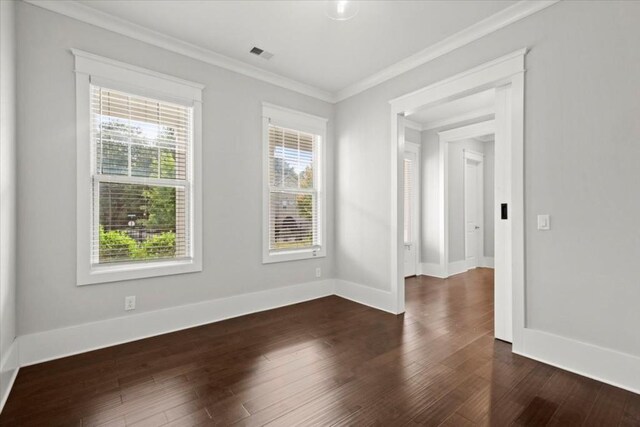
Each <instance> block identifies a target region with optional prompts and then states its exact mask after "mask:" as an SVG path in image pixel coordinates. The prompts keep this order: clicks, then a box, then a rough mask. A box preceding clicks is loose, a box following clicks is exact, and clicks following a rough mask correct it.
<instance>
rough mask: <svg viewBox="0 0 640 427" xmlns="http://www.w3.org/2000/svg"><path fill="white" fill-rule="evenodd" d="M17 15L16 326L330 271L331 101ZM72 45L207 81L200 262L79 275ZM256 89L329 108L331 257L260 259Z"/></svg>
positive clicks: (42, 14) (44, 325)
mask: <svg viewBox="0 0 640 427" xmlns="http://www.w3.org/2000/svg"><path fill="white" fill-rule="evenodd" d="M17 18H18V21H17V22H18V76H19V77H18V90H19V93H20V102H19V104H18V122H17V124H18V133H19V135H20V145H19V147H18V181H19V194H18V213H19V218H20V220H19V224H18V237H19V238H18V277H19V280H20V292H19V296H18V313H19V314H18V325H19V334H28V333H33V332H37V331H45V330H50V329H55V328H61V327H64V326H68V325H77V324H82V323H86V322H92V321H97V320H101V319H109V318H114V317H118V316H123V315H125V312H124V310H123V307H124V297H125V296H127V295H136V296H137V309H136V311H134V312H131V314H139V313H141V312H147V311H151V310H157V309H161V308H167V307H175V306H179V305H184V304H189V303H195V302H201V301H206V300H211V299H214V298H220V297H226V296H232V295H238V294H243V293H248V292H255V291H262V290H269V289H273V288H276V287H281V286H285V285H291V284H298V283H304V282H310V281H314V280H317V279H316V278H315V267H321V268H322V274H323V277H322V278H323V279H324V278H327V277H333V275H334V271H333V270H334V267H333V264H334V263H333V260H334V253H335V252H334V246H333V241H334V239H333V237H334V230H333V217H332V212H333V211H334V208H333V205H334V204H333V193H332V188H333V187H332V186H333V180H332V177H333V170H332V165H333V162H332V161H331V160H332V159H333V156H334V151H333V134H334V133H333V132H334V131H333V106H332V105H330V104H328V103H325V102H322V101H318V100H316V99H312V98H309V97H306V96H304V95H300V94H297V93H295V92H291V91H288V90H285V89H282V88H279V87H276V86H273V85H270V84H267V83H264V82H261V81H258V80H254V79H251V78H249V77H245V76H242V75H239V74H236V73H233V72H231V71H227V70H224V69H221V68H217V67H215V66H211V65H207V64H204V63H201V62H199V61H196V60H193V59H190V58H186V57H183V56H181V55H178V54H175V53H171V52H168V51H165V50H162V49H160V48H156V47H153V46H150V45H147V44H144V43H142V42H139V41H135V40H132V39H129V38H126V37H124V36H120V35H117V34H115V33H112V32H109V31H106V30H103V29H100V28H97V27H94V26H91V25H88V24H84V23H80V22H78V21H75V20H72V19H70V18H66V17H63V16H61V15H58V14H55V13H52V12H49V11H46V10H43V9H40V8H38V7H35V6H32V5H30V4H26V3H23V2H20V3H19V4H18V17H17ZM70 48H78V49H82V50H86V51H88V52H92V53H96V54H98V55H102V56H106V57H109V58H113V59H116V60H120V61H124V62H126V63H130V64H134V65H139V66H142V67H146V68H149V69H152V70H155V71H158V72H162V73H166V74H170V75H174V76H177V77H181V78H184V79H187V80H191V81H195V82H199V83H202V84H204V85H206V89H205V91H204V101H203V159H202V164H203V182H204V185H203V190H204V194H203V209H204V211H203V217H204V236H203V238H204V239H203V241H204V259H203V265H204V267H203V271H202V273H194V274H184V275H176V276H167V277H161V278H152V279H143V280H134V281H126V282H118V283H109V284H100V285H91V286H84V287H77V286H76V278H75V272H76V262H75V253H76V246H75V240H76V239H75V235H76V218H75V210H76V206H75V204H76V192H75V188H76V170H75V161H76V148H75V147H76V137H75V90H74V85H75V77H74V73H73V56H72V54H71V53H70V52H69V49H70ZM3 62H4V61H3ZM262 101H267V102H270V103H273V104H277V105H282V106H285V107H289V108H293V109H298V110H301V111H304V112H308V113H311V114H315V115H319V116H323V117H327V118H329V132H328V135H329V137H328V153H327V154H328V159H329V162H328V166H329V167H328V178H329V179H328V183H327V184H328V200H327V202H328V206H327V213H328V218H327V226H328V238H329V242H328V254H329V255H328V257H327V258H324V259H314V260H305V261H295V262H286V263H277V264H270V265H262V262H261V260H262V247H261V244H262V242H261V236H262V233H261V225H262V218H261V215H262V214H261V210H262V200H261V197H262V181H261V180H262V172H261V168H262V159H261V154H262V152H261V150H262V148H261V147H262V140H261V138H262V119H261V114H262V113H261V111H262V110H261V102H262ZM127 315H129V312H128V313H127Z"/></svg>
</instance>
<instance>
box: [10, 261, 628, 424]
mask: <svg viewBox="0 0 640 427" xmlns="http://www.w3.org/2000/svg"><path fill="white" fill-rule="evenodd" d="M406 297H407V313H406V314H405V315H403V316H393V315H391V314H387V313H383V312H380V311H377V310H374V309H372V308H369V307H366V306H363V305H359V304H356V303H354V302H351V301H347V300H344V299H341V298H338V297H327V298H323V299H318V300H314V301H309V302H306V303H302V304H297V305H294V306H289V307H284V308H280V309H276V310H270V311H266V312H262V313H256V314H252V315H248V316H243V317H240V318H235V319H231V320H227V321H224V322H218V323H214V324H210V325H206V326H201V327H197V328H192V329H188V330H184V331H180V332H175V333H171V334H166V335H162V336H158V337H154V338H149V339H145V340H140V341H136V342H132V343H128V344H123V345H119V346H115V347H110V348H107V349H103V350H98V351H93V352H90V353H85V354H81V355H78V356H72V357H67V358H65V359H60V360H56V361H52V362H48V363H43V364H39V365H35V366H30V367H25V368H23V369H21V370H20V373H19V375H18V378H17V380H16V383H15V385H14V388H13V391H12V392H11V395H10V397H9V400H8V402H7V404H6V406H5V408H4V411H3V413H2V415H1V416H0V424H1V425H19V426H31V425H41V426H55V425H64V426H67V425H76V426H81V425H82V426H97V425H109V426H129V425H136V426H142V425H144V426H160V425H172V426H178V425H179V426H192V425H230V424H236V425H246V426H255V425H264V424H270V425H282V426H293V425H371V424H377V425H381V426H396V425H405V424H424V425H434V426H435V425H445V426H457V427H460V426H472V425H496V426H504V425H509V424H518V425H535V426H542V425H557V426H568V425H572V426H573V425H593V426H632V425H640V395H635V394H632V393H630V392H626V391H624V390H621V389H618V388H615V387H612V386H609V385H606V384H602V383H599V382H597V381H594V380H590V379H587V378H584V377H580V376H578V375H574V374H571V373H568V372H566V371H562V370H559V369H556V368H553V367H551V366H548V365H544V364H542V363H538V362H535V361H533V360H530V359H526V358H524V357H520V356H517V355H514V354H512V353H511V346H510V345H509V344H506V343H503V342H500V341H496V340H494V339H493V337H492V329H493V271H492V270H488V269H476V270H473V271H470V272H467V273H464V274H460V275H457V276H454V277H451V278H450V279H448V280H441V279H435V278H430V277H425V276H421V277H417V278H410V279H408V280H407V287H406Z"/></svg>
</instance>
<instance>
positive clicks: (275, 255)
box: [262, 249, 327, 264]
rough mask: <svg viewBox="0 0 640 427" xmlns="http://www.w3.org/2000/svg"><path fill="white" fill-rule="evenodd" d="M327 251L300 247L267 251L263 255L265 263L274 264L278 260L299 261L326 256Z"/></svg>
mask: <svg viewBox="0 0 640 427" xmlns="http://www.w3.org/2000/svg"><path fill="white" fill-rule="evenodd" d="M326 256H327V253H326V251H325V250H324V249H321V250H319V251H318V250H316V251H314V250H313V249H298V250H292V251H278V252H267V253H265V254H264V255H263V256H262V263H263V264H272V263H276V262H286V261H299V260H303V259H313V258H324V257H326Z"/></svg>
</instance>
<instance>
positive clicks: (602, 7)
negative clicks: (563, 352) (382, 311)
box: [336, 1, 640, 355]
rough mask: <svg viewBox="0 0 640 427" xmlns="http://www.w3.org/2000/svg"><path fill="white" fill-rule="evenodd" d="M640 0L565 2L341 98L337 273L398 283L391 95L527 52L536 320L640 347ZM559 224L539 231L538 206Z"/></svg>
mask: <svg viewBox="0 0 640 427" xmlns="http://www.w3.org/2000/svg"><path fill="white" fill-rule="evenodd" d="M638 16H640V2H615V1H607V2H599V1H591V2H559V3H557V4H556V5H554V6H552V7H550V8H547V9H545V10H543V11H541V12H538V13H536V14H535V15H532V16H530V17H529V18H527V19H524V20H522V21H518V22H517V23H515V24H512V25H510V26H508V27H506V28H504V29H501V30H499V31H497V32H495V33H492V34H491V35H488V36H486V37H484V38H482V39H480V40H477V41H475V42H473V43H471V44H469V45H467V46H465V47H463V48H460V49H457V50H455V51H453V52H451V53H450V54H447V55H445V56H443V57H440V58H437V59H435V60H433V61H431V62H429V63H427V64H425V65H423V66H421V67H418V68H416V69H414V70H411V71H410V72H407V73H405V74H404V75H402V76H399V77H397V78H395V79H393V80H390V81H387V82H385V83H384V84H382V85H379V86H376V87H374V88H372V89H369V90H367V91H366V92H363V93H361V94H358V95H357V96H354V97H352V98H349V99H347V100H345V101H342V102H340V103H339V104H338V105H337V110H336V115H337V118H336V119H337V131H336V135H338V139H337V144H338V146H337V147H336V149H337V153H338V159H337V160H338V161H337V181H336V183H337V184H336V200H337V204H336V208H337V210H336V230H337V238H338V241H337V249H338V251H337V257H336V263H337V264H336V269H337V273H338V275H339V277H341V278H348V279H349V280H352V281H356V282H358V283H360V284H362V285H365V286H369V287H372V288H376V289H381V290H389V282H390V264H389V263H390V247H391V242H390V239H391V238H390V218H391V215H390V212H391V206H389V203H390V202H389V200H390V192H391V189H390V181H391V179H390V175H391V171H390V162H389V158H390V156H391V151H390V150H391V147H390V143H389V138H390V119H389V116H390V106H389V104H388V101H389V100H390V99H393V98H395V97H398V96H400V95H403V94H406V93H409V92H411V91H414V90H416V89H419V88H421V87H424V86H426V85H428V84H430V83H434V82H437V81H439V80H442V79H444V78H446V77H448V76H451V75H453V74H455V73H458V72H462V71H464V70H467V69H470V68H472V67H474V66H477V65H479V64H482V63H483V62H486V61H489V60H492V59H495V58H498V57H500V56H502V55H504V54H507V53H509V52H513V51H515V50H517V49H520V48H522V47H525V46H526V47H530V48H531V51H530V52H529V54H528V55H527V57H526V67H527V72H526V74H525V92H526V100H525V153H524V154H525V208H526V212H525V241H526V251H525V252H526V255H525V256H526V313H527V327H528V328H533V329H539V330H543V331H546V332H551V333H554V334H557V335H560V336H565V337H571V338H573V339H575V340H578V341H583V342H587V343H592V344H597V345H600V346H602V347H605V348H610V349H615V350H618V351H621V352H626V353H630V354H635V355H640V334H639V333H638V331H637V328H635V327H633V326H631V325H638V324H640V310H638V309H637V303H638V301H640V286H639V285H638V277H640V263H638V262H637V260H638V259H640V235H639V234H638V217H639V214H640V197H637V194H636V193H635V192H636V191H637V190H636V188H635V187H636V186H637V183H638V182H640V168H638V167H637V163H638V158H640V144H638V140H640V122H639V121H638V117H640V97H639V96H638V92H639V91H640V49H638V48H637V41H638V40H639V39H640V26H639V25H638ZM538 213H549V214H550V215H551V227H552V229H551V230H550V231H547V232H539V231H537V229H536V219H535V218H536V214H538Z"/></svg>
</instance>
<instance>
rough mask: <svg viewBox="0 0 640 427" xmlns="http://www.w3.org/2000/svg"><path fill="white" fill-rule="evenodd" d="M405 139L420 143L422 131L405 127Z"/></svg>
mask: <svg viewBox="0 0 640 427" xmlns="http://www.w3.org/2000/svg"><path fill="white" fill-rule="evenodd" d="M404 139H405V141H409V142H413V143H414V144H420V143H421V137H420V131H419V130H415V129H412V128H408V127H405V129H404Z"/></svg>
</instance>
